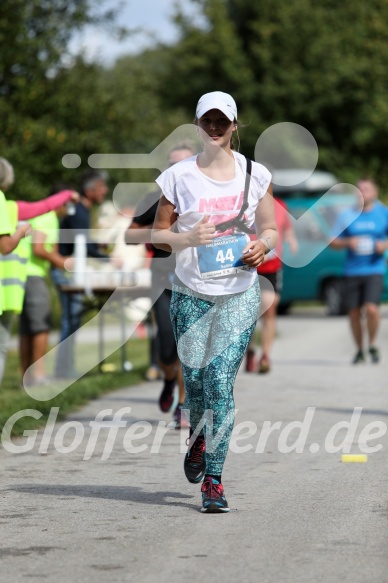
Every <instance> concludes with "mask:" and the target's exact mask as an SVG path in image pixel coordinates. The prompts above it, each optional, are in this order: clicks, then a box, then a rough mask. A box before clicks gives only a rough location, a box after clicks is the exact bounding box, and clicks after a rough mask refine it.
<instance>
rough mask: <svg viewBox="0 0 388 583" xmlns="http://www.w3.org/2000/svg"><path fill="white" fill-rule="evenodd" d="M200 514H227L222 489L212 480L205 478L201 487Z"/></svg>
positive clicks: (227, 510)
mask: <svg viewBox="0 0 388 583" xmlns="http://www.w3.org/2000/svg"><path fill="white" fill-rule="evenodd" d="M201 492H202V508H201V512H209V513H210V512H229V510H230V509H229V505H228V503H227V501H226V498H225V496H224V487H223V485H222V484H220V482H217V480H215V479H214V478H211V477H209V478H206V479H205V480H204V482H203V484H202V486H201Z"/></svg>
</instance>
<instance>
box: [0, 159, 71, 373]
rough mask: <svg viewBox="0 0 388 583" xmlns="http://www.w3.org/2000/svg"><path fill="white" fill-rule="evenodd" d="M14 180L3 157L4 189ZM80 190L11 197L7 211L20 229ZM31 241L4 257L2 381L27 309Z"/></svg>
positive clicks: (0, 276)
mask: <svg viewBox="0 0 388 583" xmlns="http://www.w3.org/2000/svg"><path fill="white" fill-rule="evenodd" d="M13 182H14V172H13V168H12V165H11V164H10V163H9V162H8V161H7V160H5V159H4V158H0V188H2V189H3V191H6V190H7V189H8V188H9V187H10V186H11V185H12V184H13ZM78 198H79V195H78V193H76V192H74V191H72V190H64V191H62V192H59V193H58V194H55V195H54V196H51V197H48V198H45V199H43V200H39V201H36V202H25V201H20V200H17V201H15V200H7V201H6V205H7V211H8V216H9V220H10V222H11V227H12V231H16V230H17V228H18V227H17V225H18V221H27V220H29V219H32V218H34V217H37V216H39V215H43V214H45V213H48V212H50V211H51V210H54V209H55V208H58V207H60V206H63V204H65V203H66V202H68V201H70V200H73V201H76V200H78ZM20 228H21V230H22V231H21V232H23V231H25V230H27V229H28V230H29V229H30V228H31V227H30V225H29V224H24V225H20ZM27 258H28V244H27V243H24V242H23V241H21V242H20V243H19V244H18V245H17V247H16V248H15V249H13V251H12V253H10V254H9V255H7V256H5V257H3V256H0V281H1V284H2V285H1V288H0V291H1V293H0V299H1V305H2V309H3V313H2V314H1V315H0V383H1V381H2V379H3V374H4V367H5V362H6V356H7V350H8V341H9V337H10V331H11V326H12V322H13V318H14V316H15V314H20V312H21V311H22V308H23V301H24V289H25V284H26V279H27Z"/></svg>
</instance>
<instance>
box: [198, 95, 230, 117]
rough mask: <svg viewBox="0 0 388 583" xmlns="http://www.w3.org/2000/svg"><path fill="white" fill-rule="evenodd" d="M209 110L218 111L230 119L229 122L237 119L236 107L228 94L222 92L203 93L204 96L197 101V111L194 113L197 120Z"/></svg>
mask: <svg viewBox="0 0 388 583" xmlns="http://www.w3.org/2000/svg"><path fill="white" fill-rule="evenodd" d="M211 109H219V110H220V111H222V113H223V114H225V115H226V117H227V118H228V119H230V121H233V120H234V119H237V105H236V102H235V100H234V99H233V97H232V96H231V95H229V93H224V92H223V91H212V92H211V93H205V95H202V97H201V98H200V99H199V101H198V105H197V110H196V112H195V114H196V116H197V119H199V118H200V117H202V116H203V115H204V114H205V113H206V112H207V111H210V110H211Z"/></svg>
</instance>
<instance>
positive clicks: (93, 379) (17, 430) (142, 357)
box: [0, 339, 147, 435]
mask: <svg viewBox="0 0 388 583" xmlns="http://www.w3.org/2000/svg"><path fill="white" fill-rule="evenodd" d="M127 346H128V353H129V357H130V359H131V362H132V363H133V364H134V368H133V370H132V371H130V372H114V373H99V372H98V370H97V368H96V369H93V370H92V371H90V372H89V373H88V374H87V375H85V376H84V377H82V378H81V379H79V380H78V381H77V382H75V383H73V384H72V385H71V386H69V387H68V388H67V389H66V390H65V391H64V392H63V393H61V394H60V395H58V396H57V397H55V398H54V399H51V400H49V401H36V400H35V399H33V398H32V397H30V396H29V395H28V394H27V393H26V392H25V391H24V390H23V389H22V388H21V378H20V373H19V371H18V356H17V354H16V353H15V352H13V351H10V352H9V354H8V357H7V365H6V370H5V375H4V380H3V382H2V386H1V392H0V431H1V430H2V428H3V427H4V424H5V423H6V422H7V420H8V419H9V418H10V417H11V416H12V415H13V414H14V413H17V412H18V411H22V410H23V409H37V410H38V411H40V412H41V413H42V414H43V415H42V417H41V418H40V419H38V420H36V419H34V418H32V417H23V418H22V419H20V421H18V422H17V423H16V424H15V426H14V428H13V432H12V435H22V434H23V431H24V430H26V429H36V428H38V427H41V426H42V425H44V424H45V422H46V421H47V418H48V416H49V414H50V409H51V407H59V408H60V410H59V419H63V418H64V416H65V415H66V414H68V413H70V412H71V411H74V410H75V409H77V408H79V407H80V406H82V405H84V404H85V403H87V401H89V400H91V399H96V398H97V397H99V396H101V395H102V394H104V393H107V392H109V391H112V390H114V389H119V388H121V387H128V386H130V385H134V384H137V383H140V382H142V381H143V379H144V373H145V370H146V365H147V340H139V339H136V340H132V341H130V342H128V345H127ZM82 348H84V349H85V350H87V349H88V350H89V351H90V350H93V349H95V346H93V347H92V346H86V345H85V346H82ZM109 362H110V363H114V364H116V365H117V366H118V367H119V363H120V352H119V351H117V352H115V353H114V354H113V355H111V356H110V357H109Z"/></svg>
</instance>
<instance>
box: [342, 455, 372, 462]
mask: <svg viewBox="0 0 388 583" xmlns="http://www.w3.org/2000/svg"><path fill="white" fill-rule="evenodd" d="M341 461H342V462H344V463H346V464H349V463H356V464H365V463H366V462H367V461H368V456H367V455H365V454H355V455H352V454H342V456H341Z"/></svg>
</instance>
